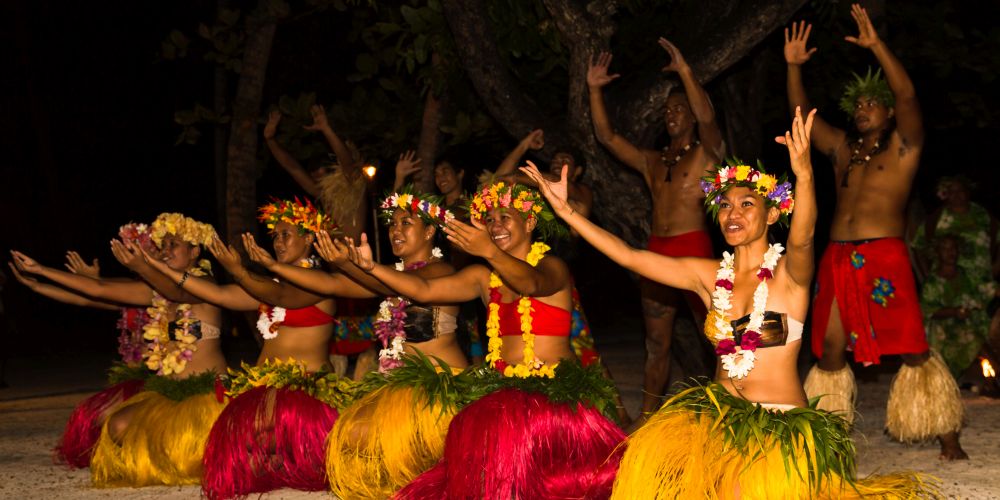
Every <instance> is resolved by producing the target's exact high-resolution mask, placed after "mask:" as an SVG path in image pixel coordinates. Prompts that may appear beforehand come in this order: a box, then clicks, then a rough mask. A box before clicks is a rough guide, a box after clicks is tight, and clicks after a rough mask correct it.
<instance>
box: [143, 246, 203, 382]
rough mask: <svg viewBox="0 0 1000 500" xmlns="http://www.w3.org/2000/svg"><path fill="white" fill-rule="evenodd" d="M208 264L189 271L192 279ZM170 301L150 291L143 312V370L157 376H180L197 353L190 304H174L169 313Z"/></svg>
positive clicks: (201, 264) (194, 322)
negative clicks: (150, 293) (145, 316)
mask: <svg viewBox="0 0 1000 500" xmlns="http://www.w3.org/2000/svg"><path fill="white" fill-rule="evenodd" d="M207 265H208V261H202V262H199V264H198V266H196V267H192V268H191V269H189V270H188V272H189V273H190V274H191V276H204V275H205V274H206V272H205V270H204V269H206V268H207ZM170 304H171V303H170V301H168V300H167V299H166V298H164V297H163V296H162V295H160V294H159V293H157V292H156V291H155V290H154V291H153V299H152V301H151V302H150V306H151V307H149V308H148V309H146V312H147V313H148V314H149V321H148V322H147V323H146V324H145V325H143V327H142V337H143V338H144V339H146V340H148V341H149V342H147V343H146V350H145V352H143V353H142V358H143V359H144V360H145V362H146V368H149V369H150V370H153V371H155V372H156V374H157V375H164V376H166V375H171V374H175V373H181V372H183V371H184V368H185V367H187V362H188V361H191V358H193V357H194V353H195V351H197V350H198V337H197V336H196V335H195V334H194V329H195V326H196V325H197V324H198V319H197V318H195V317H194V316H193V314H192V312H191V304H177V307H175V308H174V310H173V311H170ZM171 317H174V318H175V321H176V323H175V324H176V325H177V326H176V328H174V330H173V333H174V339H173V340H172V339H171V338H170V323H171V321H170V318H171Z"/></svg>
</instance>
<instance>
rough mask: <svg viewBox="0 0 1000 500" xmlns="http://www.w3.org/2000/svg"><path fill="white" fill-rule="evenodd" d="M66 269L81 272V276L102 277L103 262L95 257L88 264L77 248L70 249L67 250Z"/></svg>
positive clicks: (75, 272) (76, 272)
mask: <svg viewBox="0 0 1000 500" xmlns="http://www.w3.org/2000/svg"><path fill="white" fill-rule="evenodd" d="M65 265H66V269H68V270H69V272H71V273H73V274H79V275H80V276H86V277H88V278H100V277H101V264H100V262H98V261H97V258H96V257H95V258H94V261H93V263H91V264H87V263H86V262H84V261H83V258H82V257H80V254H79V253H77V252H76V251H75V250H70V251H68V252H66V264H65Z"/></svg>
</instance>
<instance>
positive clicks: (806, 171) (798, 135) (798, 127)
mask: <svg viewBox="0 0 1000 500" xmlns="http://www.w3.org/2000/svg"><path fill="white" fill-rule="evenodd" d="M815 117H816V110H815V109H813V110H812V111H810V112H809V116H807V117H806V119H805V120H804V121H803V120H802V108H801V107H799V106H796V107H795V118H794V119H793V120H792V130H790V131H787V132H785V135H784V136H780V135H779V136H778V137H775V138H774V140H775V142H777V143H779V144H784V145H785V146H787V147H788V159H789V162H790V163H791V166H792V172H793V173H794V174H795V176H796V177H802V176H811V175H812V160H811V159H810V157H809V140H810V136H811V134H812V126H813V119H814V118H815Z"/></svg>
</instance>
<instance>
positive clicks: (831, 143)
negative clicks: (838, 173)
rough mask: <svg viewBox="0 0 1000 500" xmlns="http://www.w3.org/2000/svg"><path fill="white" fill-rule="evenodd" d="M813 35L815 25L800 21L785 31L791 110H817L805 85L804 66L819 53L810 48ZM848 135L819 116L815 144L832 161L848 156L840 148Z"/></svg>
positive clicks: (815, 131)
mask: <svg viewBox="0 0 1000 500" xmlns="http://www.w3.org/2000/svg"><path fill="white" fill-rule="evenodd" d="M810 33H812V25H811V24H806V22H805V21H800V22H799V23H798V24H795V23H792V30H791V32H789V31H788V28H785V62H786V63H788V77H787V82H786V83H787V86H788V107H789V109H791V110H793V111H794V110H795V108H797V107H798V108H802V109H803V110H806V111H810V110H812V109H814V108H813V107H812V105H811V104H809V97H808V96H807V95H806V88H805V85H803V83H802V65H803V64H805V63H806V61H808V60H809V58H810V57H812V55H813V53H814V52H816V47H813V48H811V49H810V48H807V47H806V42H808V41H809V34H810ZM846 138H847V134H846V133H845V132H844V131H843V130H840V129H838V128H836V127H834V126H832V125H830V124H829V123H827V122H826V121H825V120H823V119H822V118H820V117H816V119H815V124H814V128H813V145H814V146H816V149H818V150H819V151H820V152H821V153H823V154H824V155H826V156H828V157H830V158H831V160H833V161H834V163H835V164H836V163H837V155H839V154H846V153H847V149H846V148H841V147H840V146H842V145H844V144H845V142H846V140H847V139H846Z"/></svg>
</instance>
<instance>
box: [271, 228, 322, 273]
mask: <svg viewBox="0 0 1000 500" xmlns="http://www.w3.org/2000/svg"><path fill="white" fill-rule="evenodd" d="M271 239H272V240H273V241H274V257H275V259H277V261H278V262H281V263H282V264H296V263H298V262H299V261H300V260H302V259H305V258H306V257H309V254H310V252H311V251H312V244H313V240H314V239H315V237H314V236H313V235H312V233H309V234H305V235H300V234H299V228H298V227H296V226H294V225H292V224H289V223H287V222H279V223H277V224H275V225H274V229H273V230H272V231H271Z"/></svg>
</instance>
